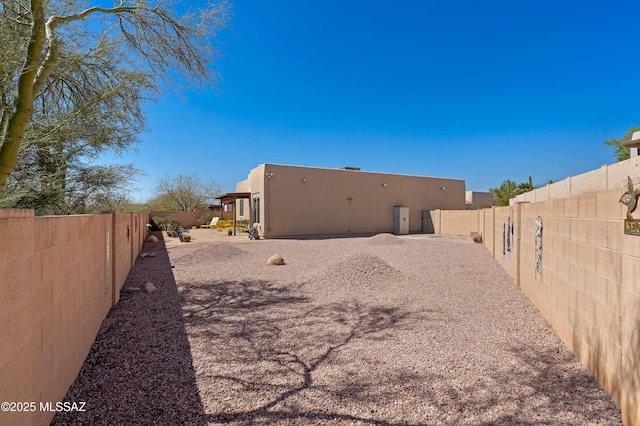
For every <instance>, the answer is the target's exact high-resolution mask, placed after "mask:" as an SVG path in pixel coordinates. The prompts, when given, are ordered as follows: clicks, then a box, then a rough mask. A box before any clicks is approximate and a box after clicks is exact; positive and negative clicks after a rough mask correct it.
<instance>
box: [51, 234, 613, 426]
mask: <svg viewBox="0 0 640 426" xmlns="http://www.w3.org/2000/svg"><path fill="white" fill-rule="evenodd" d="M149 249H150V250H155V251H157V253H158V255H157V256H156V257H152V258H146V259H139V260H138V262H137V263H136V266H135V267H134V269H133V270H132V272H131V274H130V275H129V277H128V278H127V283H126V284H125V287H131V286H136V287H141V286H142V285H143V284H144V282H146V281H152V282H154V283H155V284H156V287H158V291H157V292H155V293H150V294H146V293H142V292H136V293H123V298H122V301H121V302H120V303H119V304H118V306H116V308H114V309H113V310H112V312H111V313H110V315H109V317H108V318H107V320H106V321H105V323H104V324H103V327H102V329H101V331H100V335H99V336H98V338H97V340H96V343H95V344H94V346H93V348H92V351H91V353H90V355H89V357H88V359H87V361H86V362H85V365H84V367H83V369H82V371H81V373H80V376H79V377H78V379H77V380H76V382H75V383H74V385H73V386H72V388H71V389H70V390H69V393H68V394H67V397H66V400H69V401H87V406H88V407H89V408H88V411H87V412H86V413H80V414H78V413H69V414H64V415H63V413H60V414H59V415H57V416H56V418H55V419H54V424H61V425H62V424H233V425H249V424H275V425H307V424H332V425H405V424H415V425H437V424H470V425H471V424H472V425H484V424H531V425H533V424H535V425H540V424H548V425H576V424H593V425H618V424H621V423H620V413H619V410H618V409H617V407H616V406H615V404H614V403H613V402H612V401H611V399H610V398H609V397H608V396H607V395H606V394H605V393H604V392H603V391H602V390H601V389H600V388H599V386H598V385H597V383H596V382H595V381H594V380H593V379H592V378H591V377H590V376H589V375H588V373H587V372H586V371H585V369H584V368H583V367H582V366H581V365H580V363H579V362H578V361H577V360H576V359H575V357H574V356H573V355H572V354H571V353H570V352H569V351H568V350H567V349H566V347H565V346H564V345H563V344H562V342H561V341H560V339H559V338H558V337H557V335H556V334H555V333H554V332H553V331H552V330H550V328H549V327H548V325H547V324H546V323H545V321H544V320H543V319H542V317H541V316H540V314H539V313H538V312H537V310H536V309H535V308H534V307H533V306H532V305H531V304H530V303H529V301H528V300H527V299H526V297H525V296H524V295H523V294H522V292H520V291H519V290H518V289H517V288H515V287H514V285H513V283H512V282H511V280H510V278H509V277H508V276H507V275H506V273H505V272H504V271H503V270H502V269H501V268H500V266H499V265H498V264H497V263H496V262H495V261H494V260H493V259H492V258H491V256H490V255H489V253H488V252H487V250H486V249H485V248H484V247H483V246H481V245H474V244H465V243H456V242H447V241H438V240H422V239H415V238H399V237H396V236H393V235H389V234H382V235H377V236H374V237H369V238H349V239H317V240H269V241H263V240H261V241H254V242H251V243H243V244H225V243H220V242H216V243H210V244H182V245H179V246H177V247H174V248H171V249H169V257H167V256H166V251H165V250H164V246H163V243H162V241H161V242H160V243H157V244H156V246H155V247H150V248H149ZM274 253H279V254H281V255H282V256H283V257H284V259H285V261H286V265H283V266H268V265H266V260H267V259H268V258H269V257H270V256H271V255H272V254H274ZM169 261H171V263H172V264H173V266H174V268H173V269H172V268H171V267H170V266H169Z"/></svg>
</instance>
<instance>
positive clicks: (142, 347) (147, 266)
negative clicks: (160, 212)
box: [52, 232, 203, 425]
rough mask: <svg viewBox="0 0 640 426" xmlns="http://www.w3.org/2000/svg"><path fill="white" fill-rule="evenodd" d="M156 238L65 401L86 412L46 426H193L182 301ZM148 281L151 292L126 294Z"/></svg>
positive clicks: (195, 409)
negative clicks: (146, 425) (173, 425)
mask: <svg viewBox="0 0 640 426" xmlns="http://www.w3.org/2000/svg"><path fill="white" fill-rule="evenodd" d="M154 234H155V235H156V236H157V237H158V238H159V239H160V241H159V242H157V243H148V242H147V243H145V246H144V247H143V252H149V253H154V254H155V255H154V256H153V257H145V258H138V259H137V261H136V264H135V266H134V267H133V269H132V270H131V272H130V273H129V275H128V277H127V279H126V282H125V284H124V287H123V290H122V292H121V296H120V302H119V303H118V304H117V305H116V306H115V307H114V308H112V309H111V311H110V312H109V314H108V316H107V318H106V319H105V320H104V322H103V323H102V326H101V328H100V331H99V332H98V335H97V337H96V340H95V342H94V344H93V346H92V347H91V351H90V353H89V355H88V357H87V359H86V360H85V362H84V365H83V366H82V369H81V370H80V373H79V375H78V377H77V378H76V380H75V382H74V383H73V385H72V386H71V388H70V389H69V391H68V392H67V394H66V396H65V399H64V402H67V403H73V402H76V403H79V402H86V406H85V411H70V412H58V413H57V414H56V416H55V417H54V419H53V422H52V424H53V425H72V424H166V425H169V424H199V423H198V420H199V419H201V418H202V415H203V414H202V413H203V408H202V404H201V401H200V398H199V395H198V388H197V386H196V379H195V375H194V372H193V360H192V358H191V352H190V347H189V341H188V339H187V334H186V332H185V328H184V322H183V319H182V311H181V297H180V295H179V294H178V290H177V287H176V283H175V280H174V278H173V273H172V269H171V264H170V262H169V257H168V255H167V252H166V250H165V246H164V241H163V240H162V236H161V233H159V232H157V233H154ZM146 282H152V283H153V284H154V285H155V287H156V288H157V290H156V292H152V293H146V292H144V291H140V290H138V291H131V290H130V289H131V288H133V287H137V288H139V289H140V288H143V286H144V284H145V283H146Z"/></svg>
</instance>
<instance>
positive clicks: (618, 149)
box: [604, 127, 640, 161]
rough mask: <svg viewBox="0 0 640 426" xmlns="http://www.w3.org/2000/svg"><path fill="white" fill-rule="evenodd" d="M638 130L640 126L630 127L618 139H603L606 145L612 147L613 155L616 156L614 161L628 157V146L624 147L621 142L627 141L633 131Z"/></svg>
mask: <svg viewBox="0 0 640 426" xmlns="http://www.w3.org/2000/svg"><path fill="white" fill-rule="evenodd" d="M638 131H640V127H632V128H630V129H629V130H627V133H626V134H625V135H624V136H623V137H621V138H619V139H614V138H611V139H609V140H606V141H604V144H605V145H608V146H611V147H613V148H614V150H613V156H614V157H616V161H624V160H627V159H628V158H629V148H627V147H625V146H624V145H623V143H625V142H629V141H630V140H631V136H632V135H633V132H638Z"/></svg>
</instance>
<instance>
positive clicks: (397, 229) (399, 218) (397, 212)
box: [393, 206, 409, 235]
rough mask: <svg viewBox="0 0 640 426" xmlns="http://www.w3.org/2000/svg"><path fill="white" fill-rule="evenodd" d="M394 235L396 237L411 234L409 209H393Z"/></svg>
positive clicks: (396, 207)
mask: <svg viewBox="0 0 640 426" xmlns="http://www.w3.org/2000/svg"><path fill="white" fill-rule="evenodd" d="M393 233H394V234H396V235H406V234H408V233H409V207H401V206H395V207H394V208H393Z"/></svg>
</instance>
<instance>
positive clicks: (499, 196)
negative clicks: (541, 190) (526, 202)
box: [490, 179, 535, 206]
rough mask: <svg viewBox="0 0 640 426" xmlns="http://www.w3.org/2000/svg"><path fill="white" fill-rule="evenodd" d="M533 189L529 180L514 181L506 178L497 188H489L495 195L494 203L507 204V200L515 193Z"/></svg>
mask: <svg viewBox="0 0 640 426" xmlns="http://www.w3.org/2000/svg"><path fill="white" fill-rule="evenodd" d="M533 189H535V188H534V186H533V184H532V182H531V180H529V182H521V183H515V182H514V181H512V180H510V179H507V180H505V181H503V182H502V185H500V186H499V187H498V188H491V189H490V191H491V192H493V194H494V195H495V197H496V205H498V206H508V205H509V200H510V199H511V198H513V197H515V196H517V195H520V194H523V193H525V192H528V191H531V190H533Z"/></svg>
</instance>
